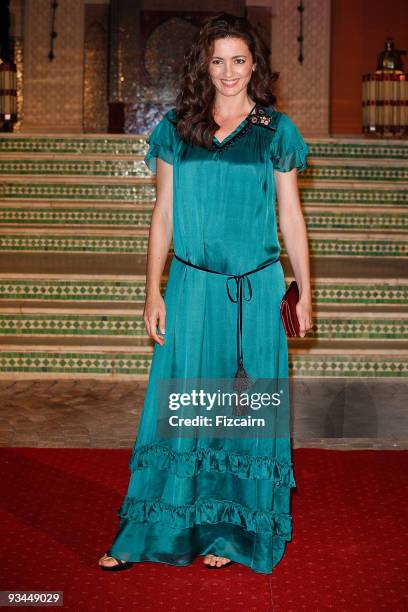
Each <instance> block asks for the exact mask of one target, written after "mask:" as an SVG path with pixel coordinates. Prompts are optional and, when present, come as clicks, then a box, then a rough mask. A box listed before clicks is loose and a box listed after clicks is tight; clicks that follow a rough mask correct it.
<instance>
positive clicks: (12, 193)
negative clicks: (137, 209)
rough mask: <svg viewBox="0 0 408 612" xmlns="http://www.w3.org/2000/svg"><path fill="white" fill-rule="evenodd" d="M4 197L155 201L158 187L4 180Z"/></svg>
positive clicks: (1, 191)
mask: <svg viewBox="0 0 408 612" xmlns="http://www.w3.org/2000/svg"><path fill="white" fill-rule="evenodd" d="M0 197H1V198H2V199H3V200H5V201H7V200H39V201H41V200H47V201H58V200H70V201H73V202H75V201H91V202H94V201H95V200H97V201H101V202H103V201H112V202H113V201H120V202H154V200H155V198H156V187H155V185H154V184H153V183H151V184H149V183H146V184H135V183H128V184H126V183H125V182H124V181H123V182H120V183H78V182H75V183H63V182H61V181H59V182H56V183H44V182H41V183H30V182H26V181H24V182H21V183H19V182H11V181H4V182H3V183H1V184H0Z"/></svg>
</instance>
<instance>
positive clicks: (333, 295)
mask: <svg viewBox="0 0 408 612" xmlns="http://www.w3.org/2000/svg"><path fill="white" fill-rule="evenodd" d="M287 282H289V279H287ZM166 284H167V280H166V278H163V279H162V283H161V290H162V291H164V289H165V287H166ZM145 297H146V294H145V279H144V278H143V279H140V280H136V279H135V280H120V279H117V280H104V279H103V278H102V279H98V278H95V279H89V280H80V279H72V280H59V279H43V278H38V279H35V280H31V279H27V280H26V279H17V278H16V279H13V278H3V279H1V278H0V303H1V300H3V301H4V300H21V301H23V300H41V302H46V301H49V300H52V301H57V302H64V301H70V300H72V301H80V302H86V301H90V302H114V303H117V302H144V300H145ZM312 299H313V303H314V304H325V305H330V304H338V305H341V304H348V305H362V306H367V305H371V306H382V305H401V306H406V305H407V304H408V283H406V284H403V283H398V282H395V283H392V284H390V281H389V280H384V282H381V283H379V282H374V281H373V282H372V283H367V282H363V283H360V282H347V281H344V282H337V283H332V282H327V283H325V282H323V281H321V282H317V283H314V282H312Z"/></svg>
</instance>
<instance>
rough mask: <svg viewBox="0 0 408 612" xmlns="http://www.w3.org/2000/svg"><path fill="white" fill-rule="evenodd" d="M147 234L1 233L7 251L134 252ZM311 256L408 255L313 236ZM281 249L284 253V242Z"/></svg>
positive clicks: (391, 247)
mask: <svg viewBox="0 0 408 612" xmlns="http://www.w3.org/2000/svg"><path fill="white" fill-rule="evenodd" d="M147 246H148V236H121V237H116V236H114V235H106V236H101V235H83V236H78V235H75V236H70V235H66V234H61V235H51V234H37V235H28V234H8V233H3V235H2V236H1V237H0V251H3V252H4V251H8V252H20V251H30V252H38V251H40V252H45V251H48V252H55V253H60V252H70V253H78V252H80V253H135V254H146V252H147ZM309 247H310V254H311V256H335V257H351V256H353V257H355V256H358V257H407V254H408V242H407V241H406V240H392V241H391V240H372V239H370V240H369V239H367V240H365V241H362V240H361V239H360V238H359V237H358V236H356V238H354V239H352V238H337V237H336V236H333V237H332V238H327V239H323V238H310V240H309ZM281 252H282V253H285V247H284V245H283V244H282V246H281Z"/></svg>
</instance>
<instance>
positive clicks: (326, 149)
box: [0, 134, 408, 159]
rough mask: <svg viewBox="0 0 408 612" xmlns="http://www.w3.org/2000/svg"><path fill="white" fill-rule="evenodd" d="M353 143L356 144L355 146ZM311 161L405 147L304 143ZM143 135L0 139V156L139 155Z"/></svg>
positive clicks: (381, 154)
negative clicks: (6, 154) (22, 154)
mask: <svg viewBox="0 0 408 612" xmlns="http://www.w3.org/2000/svg"><path fill="white" fill-rule="evenodd" d="M356 141H357V142H356ZM306 142H307V143H308V145H309V149H310V153H311V156H312V157H320V158H322V157H323V158H333V157H336V158H353V159H364V158H369V159H382V158H385V159H407V158H408V143H406V142H404V141H400V142H390V141H386V142H381V141H372V140H369V139H367V140H365V139H352V138H351V139H350V141H345V139H343V138H339V139H337V140H333V141H329V142H327V141H325V140H322V141H319V140H318V139H311V140H306ZM145 149H146V135H134V136H133V135H127V136H123V137H120V138H118V137H117V136H114V135H108V134H107V135H104V136H103V137H102V138H101V137H95V136H85V135H80V136H64V137H56V136H55V137H53V136H51V137H49V136H41V135H32V136H28V135H27V136H17V135H14V134H13V135H7V136H5V135H3V136H1V137H0V153H30V154H31V153H55V154H84V155H87V154H89V155H95V154H103V155H143V154H144V152H145Z"/></svg>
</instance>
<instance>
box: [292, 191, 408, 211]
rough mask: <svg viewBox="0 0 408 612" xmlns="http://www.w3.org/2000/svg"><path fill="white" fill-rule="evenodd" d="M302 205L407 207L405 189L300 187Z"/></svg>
mask: <svg viewBox="0 0 408 612" xmlns="http://www.w3.org/2000/svg"><path fill="white" fill-rule="evenodd" d="M299 192H300V196H301V200H302V202H303V203H304V204H314V205H319V204H321V205H331V204H339V205H347V206H370V207H371V206H374V205H375V206H402V207H406V206H408V190H406V189H395V190H394V189H360V188H357V187H356V188H355V189H347V188H339V187H330V188H329V187H328V188H327V189H326V188H321V187H303V186H302V187H300V189H299Z"/></svg>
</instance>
